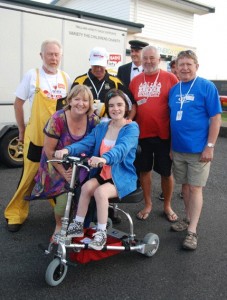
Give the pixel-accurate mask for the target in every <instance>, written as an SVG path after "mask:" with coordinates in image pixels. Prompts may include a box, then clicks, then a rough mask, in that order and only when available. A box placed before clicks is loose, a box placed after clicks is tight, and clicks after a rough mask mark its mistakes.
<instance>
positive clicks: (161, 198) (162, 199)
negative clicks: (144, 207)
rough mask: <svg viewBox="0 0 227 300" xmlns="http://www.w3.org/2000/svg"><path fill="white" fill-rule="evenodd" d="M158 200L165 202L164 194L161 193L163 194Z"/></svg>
mask: <svg viewBox="0 0 227 300" xmlns="http://www.w3.org/2000/svg"><path fill="white" fill-rule="evenodd" d="M158 199H159V200H161V201H164V199H165V198H164V196H163V193H161V194H160V195H159V196H158Z"/></svg>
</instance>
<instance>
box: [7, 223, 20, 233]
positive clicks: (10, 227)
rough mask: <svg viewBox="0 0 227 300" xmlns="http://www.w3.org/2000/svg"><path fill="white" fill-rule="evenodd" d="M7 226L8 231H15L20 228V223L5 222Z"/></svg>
mask: <svg viewBox="0 0 227 300" xmlns="http://www.w3.org/2000/svg"><path fill="white" fill-rule="evenodd" d="M7 228H8V230H9V231H10V232H17V231H19V230H20V228H21V224H7Z"/></svg>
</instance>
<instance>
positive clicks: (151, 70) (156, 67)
mask: <svg viewBox="0 0 227 300" xmlns="http://www.w3.org/2000/svg"><path fill="white" fill-rule="evenodd" d="M156 71H158V66H155V67H150V66H149V67H145V68H144V73H145V74H146V73H148V74H149V73H155V72H156Z"/></svg>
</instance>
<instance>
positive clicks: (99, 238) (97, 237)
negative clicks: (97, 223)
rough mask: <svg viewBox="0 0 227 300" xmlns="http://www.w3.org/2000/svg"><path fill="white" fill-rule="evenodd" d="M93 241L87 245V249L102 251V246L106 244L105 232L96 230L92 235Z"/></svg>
mask: <svg viewBox="0 0 227 300" xmlns="http://www.w3.org/2000/svg"><path fill="white" fill-rule="evenodd" d="M93 236H94V239H93V240H92V241H91V242H90V243H89V245H88V246H89V248H92V249H95V250H102V248H103V246H104V245H105V244H106V240H107V234H106V230H98V231H97V232H95V233H94V234H93Z"/></svg>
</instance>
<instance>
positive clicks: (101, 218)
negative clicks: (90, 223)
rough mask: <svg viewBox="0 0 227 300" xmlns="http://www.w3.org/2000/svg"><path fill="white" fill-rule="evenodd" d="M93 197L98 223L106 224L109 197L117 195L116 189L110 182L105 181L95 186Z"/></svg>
mask: <svg viewBox="0 0 227 300" xmlns="http://www.w3.org/2000/svg"><path fill="white" fill-rule="evenodd" d="M94 197H95V201H96V206H97V218H98V223H99V224H106V223H107V219H108V207H109V198H113V197H117V190H116V188H115V186H114V185H113V184H111V183H109V182H108V183H105V184H103V185H100V186H99V187H97V188H96V190H95V192H94Z"/></svg>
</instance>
